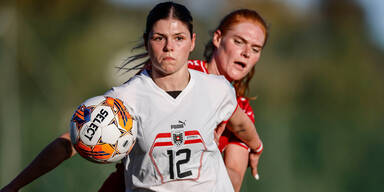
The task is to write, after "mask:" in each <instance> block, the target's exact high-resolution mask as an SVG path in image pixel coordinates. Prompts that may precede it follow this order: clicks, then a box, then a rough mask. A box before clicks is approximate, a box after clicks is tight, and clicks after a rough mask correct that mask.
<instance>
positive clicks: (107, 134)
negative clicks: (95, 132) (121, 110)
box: [101, 124, 121, 144]
mask: <svg viewBox="0 0 384 192" xmlns="http://www.w3.org/2000/svg"><path fill="white" fill-rule="evenodd" d="M120 135H121V133H120V131H119V129H118V128H117V127H116V125H115V124H110V125H108V126H107V127H103V129H101V141H102V142H104V143H109V144H115V143H116V141H117V139H118V138H119V137H120Z"/></svg>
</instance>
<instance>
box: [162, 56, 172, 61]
mask: <svg viewBox="0 0 384 192" xmlns="http://www.w3.org/2000/svg"><path fill="white" fill-rule="evenodd" d="M163 60H164V61H171V60H175V58H173V57H164V58H163Z"/></svg>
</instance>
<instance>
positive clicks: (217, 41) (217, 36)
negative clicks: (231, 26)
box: [212, 29, 222, 49]
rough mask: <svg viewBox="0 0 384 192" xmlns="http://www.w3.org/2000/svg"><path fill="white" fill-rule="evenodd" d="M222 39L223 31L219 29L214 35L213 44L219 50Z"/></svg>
mask: <svg viewBox="0 0 384 192" xmlns="http://www.w3.org/2000/svg"><path fill="white" fill-rule="evenodd" d="M221 39H222V36H221V31H220V30H219V29H218V30H216V31H215V32H214V33H213V38H212V43H213V45H214V46H215V47H216V49H217V48H219V45H220V43H221Z"/></svg>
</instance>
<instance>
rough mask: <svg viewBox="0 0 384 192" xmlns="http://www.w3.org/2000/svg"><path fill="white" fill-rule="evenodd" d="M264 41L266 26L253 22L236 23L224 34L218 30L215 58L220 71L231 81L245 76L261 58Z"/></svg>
mask: <svg viewBox="0 0 384 192" xmlns="http://www.w3.org/2000/svg"><path fill="white" fill-rule="evenodd" d="M264 41H265V33H264V28H263V27H262V26H261V25H259V24H256V23H253V22H241V23H238V24H235V25H234V26H232V27H231V29H229V30H228V31H227V33H226V34H224V35H223V34H222V33H221V31H219V30H218V31H216V32H215V33H214V38H213V44H214V46H215V47H216V52H215V54H214V55H213V59H215V61H216V64H217V67H218V70H219V73H220V74H221V75H224V76H225V77H226V78H227V79H228V80H230V81H233V80H240V79H242V78H243V77H245V76H246V75H247V74H248V73H249V72H250V71H251V69H252V68H253V67H254V66H255V64H256V63H257V61H258V60H259V58H260V53H261V50H262V46H263V44H264Z"/></svg>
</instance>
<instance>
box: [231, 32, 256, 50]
mask: <svg viewBox="0 0 384 192" xmlns="http://www.w3.org/2000/svg"><path fill="white" fill-rule="evenodd" d="M234 36H235V37H236V38H239V39H241V40H242V41H244V42H246V43H248V41H247V40H246V39H244V38H243V37H241V36H239V35H234ZM252 46H255V47H258V48H263V46H262V45H257V44H253V45H252Z"/></svg>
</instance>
